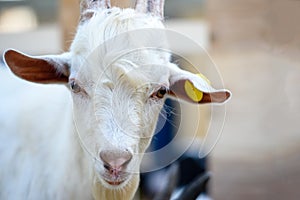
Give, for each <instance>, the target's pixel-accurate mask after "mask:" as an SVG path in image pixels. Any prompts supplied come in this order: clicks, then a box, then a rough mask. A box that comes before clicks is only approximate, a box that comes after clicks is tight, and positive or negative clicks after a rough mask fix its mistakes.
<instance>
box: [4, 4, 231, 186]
mask: <svg viewBox="0 0 300 200" xmlns="http://www.w3.org/2000/svg"><path fill="white" fill-rule="evenodd" d="M146 2H148V3H149V2H150V1H145V2H144V1H138V2H137V5H136V10H132V9H125V10H120V9H117V8H113V9H108V7H109V6H110V4H109V1H107V0H106V1H83V4H82V15H81V23H80V25H79V27H78V31H77V34H76V36H75V39H74V41H73V44H72V46H71V49H70V52H68V53H64V54H62V55H57V56H38V57H32V56H27V55H25V54H22V53H20V52H17V51H15V50H8V51H7V52H6V53H5V56H4V59H5V61H6V64H7V65H8V66H9V67H10V69H11V70H12V72H13V73H14V74H16V75H17V76H19V77H21V78H23V79H25V80H28V81H32V82H37V83H61V84H66V85H69V88H70V90H71V93H72V98H73V102H74V103H73V105H74V118H75V125H76V128H77V131H78V133H79V137H80V139H81V141H82V145H83V146H84V148H85V149H86V150H87V151H88V152H89V153H90V154H91V155H92V157H93V160H94V169H95V172H96V177H97V179H98V181H100V182H101V183H102V185H104V186H105V187H106V188H110V189H112V188H113V189H115V188H122V187H125V186H126V185H128V183H129V181H130V180H131V178H132V177H133V176H134V175H133V174H134V173H138V171H139V165H140V162H141V159H142V154H143V153H144V152H145V150H146V148H147V147H148V145H149V143H150V141H151V138H152V135H153V132H154V129H155V125H156V121H157V119H158V116H159V112H160V109H161V108H162V106H163V103H164V99H165V97H166V96H173V97H178V98H181V99H184V100H187V101H189V102H192V103H198V104H201V103H210V102H216V103H223V102H225V101H226V100H228V99H229V97H230V92H229V91H227V90H215V89H213V88H212V87H211V86H210V84H209V83H208V82H207V81H206V80H205V79H204V78H203V77H200V76H197V75H194V74H192V73H189V72H187V71H183V70H180V69H179V68H178V67H177V66H176V65H174V64H172V63H170V54H169V53H166V52H160V51H153V50H150V49H144V50H143V49H141V50H138V51H135V52H130V53H126V54H122V56H120V55H121V54H119V52H122V50H124V49H122V48H120V45H121V46H123V47H125V48H126V46H127V47H128V45H129V46H130V45H133V46H135V44H136V42H137V41H136V38H134V37H132V34H130V32H129V34H128V31H132V30H138V29H143V28H155V29H157V28H159V29H162V28H163V25H162V23H161V17H162V16H163V14H162V12H163V11H162V7H163V1H153V2H152V3H151V4H150V5H147V3H146ZM149 10H150V11H151V13H152V14H143V13H141V11H149ZM126 33H127V34H126ZM122 34H123V36H122V37H121V38H122V39H121V40H120V41H121V43H120V42H119V43H118V42H117V44H118V45H108V44H111V43H110V42H111V41H112V43H113V44H114V42H115V41H118V39H116V37H117V36H118V35H122ZM124 37H125V39H124ZM119 38H120V37H119ZM150 38H151V35H150ZM101 44H102V45H101ZM99 46H100V47H99ZM135 47H136V46H135ZM112 55H113V56H112ZM115 57H117V58H118V59H110V58H115Z"/></svg>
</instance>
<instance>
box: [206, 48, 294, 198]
mask: <svg viewBox="0 0 300 200" xmlns="http://www.w3.org/2000/svg"><path fill="white" fill-rule="evenodd" d="M251 46H252V48H248V49H247V48H241V49H238V50H232V49H230V50H229V49H226V50H225V49H223V50H221V49H219V50H215V51H214V52H212V53H211V55H212V57H213V59H214V61H215V62H216V63H217V65H218V67H219V68H220V71H221V74H222V76H223V78H224V81H225V87H226V88H229V89H230V90H232V92H233V99H232V100H231V102H230V103H229V104H228V105H227V121H226V123H225V127H224V131H223V135H222V138H221V140H220V141H219V143H218V145H217V146H216V148H215V150H214V152H213V154H212V168H213V172H214V177H213V183H212V190H213V198H214V199H217V200H218V199H222V200H227V199H228V200H235V199H236V200H238V199H239V200H240V199H243V200H248V199H249V200H250V199H251V200H252V199H256V200H269V199H270V200H276V199H278V200H279V199H289V200H294V199H295V200H296V199H299V198H300V190H299V189H298V188H299V185H300V156H299V152H300V131H299V128H298V125H299V119H300V65H299V64H300V62H299V61H297V60H296V59H297V58H291V57H288V56H287V55H291V54H290V53H289V52H281V51H280V50H278V49H276V48H267V47H266V46H262V45H260V46H259V45H257V46H256V47H255V44H254V45H253V44H252V45H251ZM253 47H255V48H253Z"/></svg>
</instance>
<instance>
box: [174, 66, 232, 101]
mask: <svg viewBox="0 0 300 200" xmlns="http://www.w3.org/2000/svg"><path fill="white" fill-rule="evenodd" d="M169 94H170V95H171V96H173V97H176V98H179V99H183V100H185V101H188V102H191V103H197V104H204V103H225V102H226V101H228V100H229V99H230V97H231V92H230V91H229V90H226V89H220V90H216V89H214V88H213V87H212V86H211V84H210V81H209V80H208V79H207V78H206V77H205V76H204V75H202V74H192V73H190V72H187V71H183V70H178V71H176V72H175V73H174V74H172V75H171V77H170V91H169Z"/></svg>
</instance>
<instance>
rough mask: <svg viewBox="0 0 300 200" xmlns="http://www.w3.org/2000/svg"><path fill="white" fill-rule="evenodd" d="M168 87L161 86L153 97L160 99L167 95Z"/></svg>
mask: <svg viewBox="0 0 300 200" xmlns="http://www.w3.org/2000/svg"><path fill="white" fill-rule="evenodd" d="M167 92H168V89H167V88H166V87H164V86H163V87H161V88H160V89H159V90H158V91H157V92H155V93H154V94H153V95H152V96H151V97H152V98H158V99H162V98H164V97H165V95H166V94H167Z"/></svg>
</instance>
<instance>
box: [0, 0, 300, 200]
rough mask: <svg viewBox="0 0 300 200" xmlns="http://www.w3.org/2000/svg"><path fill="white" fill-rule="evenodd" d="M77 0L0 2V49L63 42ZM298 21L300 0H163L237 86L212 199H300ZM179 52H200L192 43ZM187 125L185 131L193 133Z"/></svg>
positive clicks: (46, 47)
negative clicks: (192, 47)
mask: <svg viewBox="0 0 300 200" xmlns="http://www.w3.org/2000/svg"><path fill="white" fill-rule="evenodd" d="M77 2H78V1H77V0H76V1H74V0H43V1H40V0H23V1H22V0H0V54H2V53H3V52H4V50H5V49H7V48H15V49H18V50H21V51H24V52H26V53H29V54H34V55H40V54H55V53H61V52H63V50H66V49H68V46H69V44H70V42H71V41H72V38H73V36H74V33H75V29H76V25H77V22H78V16H79V13H78V10H79V4H78V3H77ZM133 4H134V3H133V1H121V0H119V1H117V0H115V1H113V5H119V6H121V7H127V6H130V5H133ZM299 19H300V1H299V0H243V1H239V0H226V1H225V0H185V1H182V0H166V25H167V27H168V28H170V29H173V30H176V31H178V32H180V33H183V34H185V35H187V36H189V37H190V38H192V39H193V40H195V41H196V42H198V43H199V44H201V45H202V46H203V47H205V48H206V49H207V50H208V52H209V54H210V56H211V57H212V59H213V61H214V62H215V63H216V65H217V66H218V68H219V70H220V72H221V75H222V77H223V79H224V83H225V87H226V88H228V89H230V90H231V91H232V92H233V94H234V96H233V98H232V100H231V101H230V102H229V103H228V104H227V117H226V122H225V126H224V129H223V133H222V137H221V139H220V141H219V143H218V144H217V146H216V147H215V149H214V150H213V152H212V153H211V154H210V156H209V168H210V170H211V171H212V172H213V179H212V182H211V185H210V190H211V196H212V197H213V199H222V200H227V199H228V200H237V199H243V200H248V199H249V200H250V199H257V200H266V199H267V200H269V199H272V200H276V199H290V200H293V199H295V200H296V199H299V197H300V190H299V189H298V188H299V185H300V156H299V153H300V130H299V127H298V125H299V119H300V26H299ZM184 51H185V53H186V54H187V55H190V56H193V57H195V58H198V57H199V59H201V56H198V54H197V52H195V51H193V49H190V48H185V49H184ZM1 65H3V63H2V64H1ZM1 67H3V66H1ZM182 110H183V112H187V113H188V114H189V115H190V116H191V118H193V117H197V116H195V115H196V114H195V112H193V110H192V109H188V108H186V109H182ZM203 112H206V111H205V109H204V111H203ZM206 120H207V121H208V119H206ZM204 121H205V119H204ZM184 126H185V127H186V129H185V130H186V131H185V132H186V134H188V133H190V132H193V131H192V130H191V131H189V127H190V125H189V124H184ZM207 128H208V122H207V123H204V125H201V126H200V128H199V130H198V133H199V134H198V137H199V138H200V139H201V137H203V135H205V133H206V130H207Z"/></svg>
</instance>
